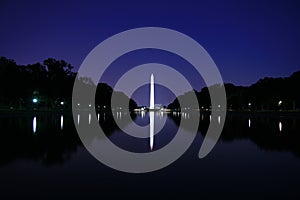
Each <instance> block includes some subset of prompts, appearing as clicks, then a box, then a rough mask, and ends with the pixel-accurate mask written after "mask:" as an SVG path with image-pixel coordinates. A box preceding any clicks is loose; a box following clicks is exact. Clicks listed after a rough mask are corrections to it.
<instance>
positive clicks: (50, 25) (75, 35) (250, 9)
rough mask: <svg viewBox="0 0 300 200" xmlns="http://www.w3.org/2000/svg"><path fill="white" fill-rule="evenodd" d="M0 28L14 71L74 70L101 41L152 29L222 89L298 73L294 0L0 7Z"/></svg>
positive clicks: (299, 17)
mask: <svg viewBox="0 0 300 200" xmlns="http://www.w3.org/2000/svg"><path fill="white" fill-rule="evenodd" d="M0 24H1V29H0V55H1V56H6V57H8V58H11V59H14V60H15V61H16V62H17V63H18V64H28V63H34V62H41V61H43V60H44V59H46V58H48V57H53V58H57V59H64V60H66V61H67V62H69V63H71V64H72V65H74V66H75V67H76V68H78V67H79V66H80V64H81V62H82V61H83V59H84V58H85V57H86V55H87V54H88V53H89V52H90V51H91V50H92V49H93V48H94V47H95V46H96V45H98V44H99V43H100V42H101V41H103V40H105V39H106V38H107V37H109V36H111V35H114V34H116V33H118V32H121V31H124V30H127V29H131V28H137V27H144V26H160V27H166V28H170V29H174V30H177V31H180V32H183V33H185V34H187V35H189V36H190V37H192V38H194V39H195V40H196V41H198V42H199V43H200V44H201V45H202V46H203V47H204V48H205V49H206V50H207V51H208V53H209V54H210V55H211V57H212V58H213V59H214V61H215V62H216V64H217V66H218V67H219V70H220V72H221V74H222V77H223V80H224V81H225V82H232V83H234V84H237V85H250V84H252V83H254V82H256V81H257V80H258V79H259V78H262V77H265V76H272V77H279V76H289V75H290V74H291V73H292V72H294V71H296V70H299V69H300V3H298V2H297V1H188V0H185V1H162V0H160V1H98V2H92V1H81V2H80V1H76V2H73V1H62V2H60V1H48V2H47V1H8V0H7V1H5V0H4V1H3V0H2V1H1V3H0ZM157 54H158V53H157V52H154V53H153V52H150V54H149V55H148V56H146V57H147V58H145V55H144V58H138V57H135V58H133V57H132V58H131V59H136V60H137V63H141V62H146V61H149V60H155V59H154V58H152V57H151V56H155V55H157ZM138 55H139V53H137V55H136V56H138ZM141 55H142V54H141V53H140V57H143V56H141ZM158 57H159V56H158ZM167 57H168V59H170V58H169V57H170V56H167ZM156 59H157V58H156ZM125 60H126V59H125ZM128 60H130V59H127V61H126V62H127V63H130V62H129V61H128ZM161 60H166V59H161ZM156 61H160V60H159V58H158V59H157V60H156ZM167 63H168V61H167ZM176 63H177V62H176ZM169 64H171V65H172V62H169ZM173 64H175V62H174V61H173ZM120 66H121V65H120ZM175 68H176V67H175ZM178 68H180V66H178ZM186 69H187V70H186ZM186 69H185V70H184V71H185V73H186V74H191V73H192V70H189V69H191V68H190V67H187V68H186ZM121 71H122V70H121ZM114 73H116V74H114ZM114 73H107V77H104V78H103V80H104V81H106V82H108V83H109V84H113V83H114V81H115V80H114V79H115V77H118V72H114ZM189 78H190V79H191V82H192V85H193V86H194V87H195V88H196V89H198V90H199V89H200V88H201V87H203V84H202V82H201V80H200V79H199V77H197V76H190V77H189ZM200 82H201V83H200ZM141 103H142V104H143V103H144V102H143V100H141ZM163 103H164V102H163Z"/></svg>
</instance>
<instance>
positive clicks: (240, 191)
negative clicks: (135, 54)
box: [0, 112, 300, 199]
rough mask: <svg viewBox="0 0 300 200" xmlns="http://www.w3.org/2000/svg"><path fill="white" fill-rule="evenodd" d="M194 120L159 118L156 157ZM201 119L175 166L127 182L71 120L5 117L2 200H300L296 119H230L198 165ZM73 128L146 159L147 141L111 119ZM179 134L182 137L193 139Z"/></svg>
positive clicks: (141, 120) (299, 123)
mask: <svg viewBox="0 0 300 200" xmlns="http://www.w3.org/2000/svg"><path fill="white" fill-rule="evenodd" d="M114 114H115V115H117V116H116V117H117V120H120V122H121V123H123V124H122V126H129V125H130V124H127V123H128V122H127V119H128V118H129V117H132V118H133V119H134V121H135V122H136V123H137V124H139V125H147V124H148V123H149V120H150V119H149V115H148V114H147V113H138V114H132V116H130V115H129V113H114ZM192 117H193V115H192V113H171V114H168V115H167V114H165V113H158V114H156V115H155V122H156V123H159V122H160V121H163V120H166V124H165V126H164V127H163V128H162V130H161V131H160V132H159V133H158V134H156V135H155V136H154V138H153V139H154V141H153V147H152V148H153V150H157V149H159V148H162V147H163V146H164V145H166V144H168V142H170V141H171V140H172V138H173V137H174V136H175V134H176V131H177V129H178V125H179V123H180V121H181V120H191V118H192ZM200 118H201V121H200V126H199V132H198V133H196V134H197V135H196V138H195V140H194V142H193V144H192V146H191V147H190V148H189V149H188V151H187V152H186V153H185V154H184V155H183V156H182V157H181V158H180V159H178V160H177V161H176V162H174V163H172V164H171V165H169V166H168V167H166V168H164V169H162V170H159V171H155V172H152V173H146V174H128V173H123V172H119V171H115V170H113V169H110V168H109V167H106V166H105V165H103V164H101V163H100V162H98V161H97V160H96V159H95V158H94V157H93V156H92V155H90V154H89V153H88V152H87V150H86V149H85V148H84V147H83V146H82V144H81V141H80V139H79V137H78V136H77V133H76V130H75V126H74V122H73V118H72V116H71V114H51V113H36V114H34V113H32V114H5V115H4V114H2V115H0V130H1V131H0V132H1V135H0V137H1V140H0V156H1V157H0V158H1V159H0V198H1V197H19V198H21V197H22V198H25V197H26V198H27V197H39V198H65V197H75V198H77V197H82V198H83V197H94V198H104V196H107V195H109V196H110V197H115V196H119V197H140V198H143V197H153V198H156V197H162V196H168V197H171V195H172V196H173V195H176V196H177V197H179V196H180V195H182V196H183V197H188V196H190V197H191V196H195V195H196V196H198V198H234V199H253V198H256V199H266V198H272V199H299V198H300V192H299V187H300V132H299V130H300V119H299V118H298V117H292V118H289V117H282V116H280V115H279V114H278V115H272V116H271V115H258V116H254V115H249V114H228V117H227V119H226V122H225V128H224V130H223V132H222V135H221V138H220V140H219V142H218V143H217V145H216V146H215V148H214V149H213V151H212V152H211V153H210V154H209V155H208V156H207V157H205V158H204V159H199V158H198V152H199V149H200V146H201V144H202V141H203V137H204V136H205V133H206V130H207V127H208V125H209V122H210V120H212V119H210V116H209V114H201V116H200ZM217 120H218V119H217ZM219 120H222V119H219ZM75 123H78V124H79V125H84V126H88V125H89V124H92V123H100V124H101V125H102V128H103V129H104V131H105V133H106V135H107V136H108V137H109V138H110V140H111V141H112V142H114V143H115V144H116V145H118V146H119V147H121V148H123V149H126V150H130V151H133V152H149V151H151V142H150V141H149V138H146V139H137V138H133V137H131V136H128V135H127V134H125V133H123V132H122V131H120V129H119V128H118V127H117V126H116V124H115V123H114V122H113V118H112V116H111V115H109V114H104V113H99V114H97V115H96V118H93V116H92V115H90V114H89V113H87V112H85V113H78V118H77V121H76V122H75ZM184 128H185V129H186V133H187V134H195V133H189V130H188V127H184ZM93 139H95V138H91V140H93ZM96 139H97V140H101V137H99V138H96ZM140 195H142V196H140ZM1 199H2V198H1Z"/></svg>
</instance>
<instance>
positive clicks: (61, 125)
mask: <svg viewBox="0 0 300 200" xmlns="http://www.w3.org/2000/svg"><path fill="white" fill-rule="evenodd" d="M63 128H64V116H63V115H61V116H60V129H61V130H63Z"/></svg>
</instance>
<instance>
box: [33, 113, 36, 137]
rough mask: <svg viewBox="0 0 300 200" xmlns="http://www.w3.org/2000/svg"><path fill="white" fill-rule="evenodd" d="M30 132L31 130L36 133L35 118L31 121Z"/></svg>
mask: <svg viewBox="0 0 300 200" xmlns="http://www.w3.org/2000/svg"><path fill="white" fill-rule="evenodd" d="M32 130H33V133H35V132H36V117H34V118H33V120H32Z"/></svg>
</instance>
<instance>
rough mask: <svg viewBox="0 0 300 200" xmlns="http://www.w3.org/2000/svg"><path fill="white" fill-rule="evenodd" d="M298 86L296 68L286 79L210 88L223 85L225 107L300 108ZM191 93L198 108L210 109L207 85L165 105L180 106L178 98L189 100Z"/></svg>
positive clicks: (251, 108)
mask: <svg viewBox="0 0 300 200" xmlns="http://www.w3.org/2000/svg"><path fill="white" fill-rule="evenodd" d="M299 85H300V71H297V72H294V73H293V74H292V75H291V76H290V77H285V78H271V77H265V78H263V79H260V80H259V81H257V82H256V83H254V84H252V85H251V86H235V85H234V84H232V83H226V84H224V85H213V86H210V89H212V90H217V89H219V88H221V87H225V91H226V96H227V109H228V110H237V111H245V110H249V111H250V110H252V111H255V110H257V111H261V110H299V109H300V93H299V90H298V87H299ZM192 92H195V94H196V97H197V100H198V104H199V108H200V109H205V110H206V109H208V110H209V109H210V108H211V101H210V96H209V90H208V87H204V88H202V89H201V91H199V92H198V91H195V90H194V91H190V92H187V93H185V94H183V95H181V96H178V97H177V98H176V99H174V101H173V102H172V103H171V104H169V105H168V108H169V109H180V105H179V101H178V99H180V98H184V99H188V98H190V97H189V96H190V95H192ZM186 102H187V101H186ZM182 107H191V108H192V107H195V105H191V104H190V105H181V108H182Z"/></svg>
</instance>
